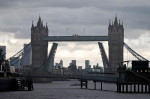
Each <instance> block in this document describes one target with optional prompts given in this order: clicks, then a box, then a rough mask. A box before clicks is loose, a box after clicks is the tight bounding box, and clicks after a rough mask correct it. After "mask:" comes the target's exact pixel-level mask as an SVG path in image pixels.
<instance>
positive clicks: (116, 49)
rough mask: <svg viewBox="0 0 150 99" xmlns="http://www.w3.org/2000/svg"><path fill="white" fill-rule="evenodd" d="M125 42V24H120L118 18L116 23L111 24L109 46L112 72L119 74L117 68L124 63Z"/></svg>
mask: <svg viewBox="0 0 150 99" xmlns="http://www.w3.org/2000/svg"><path fill="white" fill-rule="evenodd" d="M123 42H124V28H123V23H122V24H121V23H120V21H119V22H118V20H117V16H116V17H115V21H114V23H112V24H111V23H109V27H108V45H109V66H108V68H109V69H110V71H112V72H117V66H118V64H120V63H121V62H123Z"/></svg>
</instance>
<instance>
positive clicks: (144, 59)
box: [123, 42, 149, 61]
mask: <svg viewBox="0 0 150 99" xmlns="http://www.w3.org/2000/svg"><path fill="white" fill-rule="evenodd" d="M123 44H124V47H125V48H126V49H127V50H128V51H129V52H130V53H131V54H132V55H133V56H134V57H135V58H137V59H138V60H140V61H149V60H147V59H146V58H144V57H143V56H141V55H140V54H138V53H137V52H135V51H134V50H133V49H131V48H130V47H129V46H128V45H127V44H126V43H125V42H124V43H123Z"/></svg>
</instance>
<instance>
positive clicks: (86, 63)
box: [85, 60, 90, 69]
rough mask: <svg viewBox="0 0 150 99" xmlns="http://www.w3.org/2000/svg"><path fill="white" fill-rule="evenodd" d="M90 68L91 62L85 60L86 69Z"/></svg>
mask: <svg viewBox="0 0 150 99" xmlns="http://www.w3.org/2000/svg"><path fill="white" fill-rule="evenodd" d="M89 68H90V60H85V69H89Z"/></svg>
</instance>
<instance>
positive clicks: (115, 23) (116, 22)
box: [114, 13, 118, 25]
mask: <svg viewBox="0 0 150 99" xmlns="http://www.w3.org/2000/svg"><path fill="white" fill-rule="evenodd" d="M114 25H118V19H117V13H116V17H115V21H114Z"/></svg>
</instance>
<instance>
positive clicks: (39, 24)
mask: <svg viewBox="0 0 150 99" xmlns="http://www.w3.org/2000/svg"><path fill="white" fill-rule="evenodd" d="M41 25H42V21H41V16H40V15H39V20H38V23H37V26H41Z"/></svg>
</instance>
